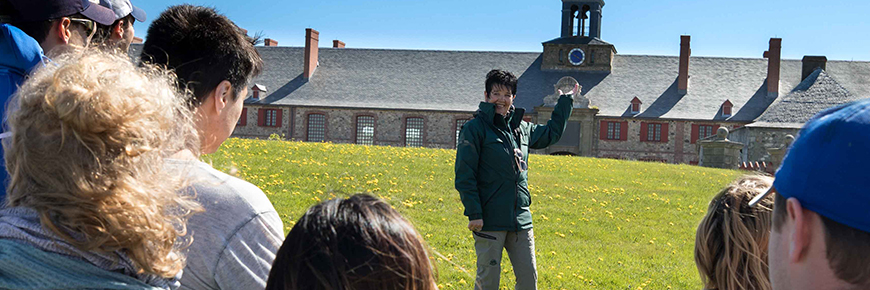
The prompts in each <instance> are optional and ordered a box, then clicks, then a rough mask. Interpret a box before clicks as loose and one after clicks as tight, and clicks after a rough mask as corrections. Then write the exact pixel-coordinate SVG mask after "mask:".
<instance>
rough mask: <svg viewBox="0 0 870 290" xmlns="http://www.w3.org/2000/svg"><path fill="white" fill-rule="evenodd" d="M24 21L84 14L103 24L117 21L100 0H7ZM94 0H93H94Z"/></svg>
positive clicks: (18, 16) (20, 19)
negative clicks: (100, 3)
mask: <svg viewBox="0 0 870 290" xmlns="http://www.w3.org/2000/svg"><path fill="white" fill-rule="evenodd" d="M7 1H9V3H10V4H12V7H14V8H15V11H17V12H18V14H17V15H16V16H17V20H18V21H22V22H33V21H46V20H51V19H57V18H61V17H67V16H71V15H75V14H79V13H80V14H82V15H84V16H85V17H87V18H88V19H90V20H93V21H96V22H97V23H99V24H102V25H111V24H112V23H114V22H115V13H114V12H112V10H110V9H108V8H106V7H103V6H100V5H99V4H98V3H99V1H98V0H7ZM92 1H93V2H92Z"/></svg>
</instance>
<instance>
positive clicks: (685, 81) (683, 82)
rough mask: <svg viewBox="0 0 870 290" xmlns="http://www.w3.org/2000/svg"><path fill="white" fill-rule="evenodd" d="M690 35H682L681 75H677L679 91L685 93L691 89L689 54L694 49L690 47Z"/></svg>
mask: <svg viewBox="0 0 870 290" xmlns="http://www.w3.org/2000/svg"><path fill="white" fill-rule="evenodd" d="M691 39H692V37H691V36H689V35H680V75H679V76H678V77H677V93H678V94H681V95H685V94H686V93H687V92H688V91H689V56H691V55H692V49H691V48H690V47H689V41H690V40H691Z"/></svg>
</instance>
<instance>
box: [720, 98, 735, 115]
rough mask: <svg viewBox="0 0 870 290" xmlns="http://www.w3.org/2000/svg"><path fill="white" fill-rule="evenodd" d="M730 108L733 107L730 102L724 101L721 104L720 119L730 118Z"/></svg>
mask: <svg viewBox="0 0 870 290" xmlns="http://www.w3.org/2000/svg"><path fill="white" fill-rule="evenodd" d="M732 107H734V105H733V104H731V101H729V100H725V102H724V103H722V117H726V118H727V117H731V108H732Z"/></svg>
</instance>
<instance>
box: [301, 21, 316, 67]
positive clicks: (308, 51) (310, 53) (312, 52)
mask: <svg viewBox="0 0 870 290" xmlns="http://www.w3.org/2000/svg"><path fill="white" fill-rule="evenodd" d="M319 40H320V32H317V30H314V29H311V28H306V29H305V68H304V71H303V72H302V77H303V78H305V79H309V78H311V75H313V74H314V70H316V69H317V52H318V51H317V44H318V41H319Z"/></svg>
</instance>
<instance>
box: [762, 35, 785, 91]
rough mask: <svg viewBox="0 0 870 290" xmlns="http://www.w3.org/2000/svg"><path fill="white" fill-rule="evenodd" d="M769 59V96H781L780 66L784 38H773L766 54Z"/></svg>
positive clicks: (765, 56)
mask: <svg viewBox="0 0 870 290" xmlns="http://www.w3.org/2000/svg"><path fill="white" fill-rule="evenodd" d="M764 58H767V96H768V97H777V96H779V65H780V61H781V59H782V38H771V39H770V48H768V50H767V51H765V52H764Z"/></svg>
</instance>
